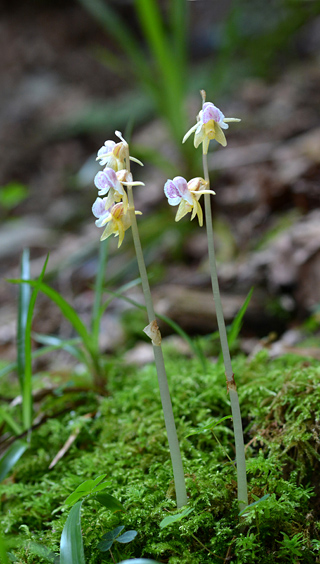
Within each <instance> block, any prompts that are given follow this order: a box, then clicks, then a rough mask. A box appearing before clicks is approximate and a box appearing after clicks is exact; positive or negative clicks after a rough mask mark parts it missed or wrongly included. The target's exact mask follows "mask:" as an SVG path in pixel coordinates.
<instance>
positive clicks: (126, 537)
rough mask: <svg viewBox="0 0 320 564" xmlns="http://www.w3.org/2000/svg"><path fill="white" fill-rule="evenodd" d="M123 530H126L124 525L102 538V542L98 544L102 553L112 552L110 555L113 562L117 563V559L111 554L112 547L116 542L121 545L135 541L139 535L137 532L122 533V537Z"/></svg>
mask: <svg viewBox="0 0 320 564" xmlns="http://www.w3.org/2000/svg"><path fill="white" fill-rule="evenodd" d="M123 529H124V525H119V527H116V528H115V529H113V530H112V531H109V532H108V533H105V534H104V535H103V537H102V541H100V542H99V544H98V549H99V550H100V552H107V550H109V551H110V555H111V558H112V560H113V562H115V559H114V557H113V554H112V552H111V547H112V545H113V544H114V543H115V542H120V543H121V544H127V543H129V542H131V541H133V539H134V538H135V537H136V536H137V534H138V533H137V531H125V532H124V533H122V535H120V533H121V531H123Z"/></svg>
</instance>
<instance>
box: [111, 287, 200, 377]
mask: <svg viewBox="0 0 320 564" xmlns="http://www.w3.org/2000/svg"><path fill="white" fill-rule="evenodd" d="M105 292H107V293H108V294H111V295H112V296H114V297H117V298H120V299H121V300H124V301H125V302H127V303H129V304H131V305H134V306H135V307H137V308H138V309H143V310H146V309H147V308H146V306H145V305H142V304H139V302H137V301H136V300H133V299H132V298H128V297H127V296H123V295H122V294H120V293H119V292H112V291H111V290H107V289H105ZM108 303H109V301H108ZM155 313H156V317H158V318H159V319H161V320H162V321H164V322H165V323H167V325H169V326H170V327H171V328H172V329H173V330H174V331H175V333H177V334H178V335H180V337H182V338H183V339H184V340H185V341H186V342H187V343H188V345H189V347H190V349H191V350H192V351H193V352H194V354H195V355H196V356H197V357H198V358H199V360H200V361H201V363H202V365H203V366H204V368H205V366H206V359H205V356H204V355H203V353H202V350H201V348H200V346H199V344H195V343H194V342H193V341H192V339H190V337H189V335H188V334H187V333H186V332H185V331H184V330H183V329H182V328H181V327H180V325H178V323H176V322H175V321H173V320H172V319H170V317H167V316H166V315H162V314H160V313H157V312H155Z"/></svg>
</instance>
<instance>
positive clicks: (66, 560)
mask: <svg viewBox="0 0 320 564" xmlns="http://www.w3.org/2000/svg"><path fill="white" fill-rule="evenodd" d="M81 505H82V501H78V503H76V504H75V505H74V506H73V507H72V509H71V511H70V513H69V515H68V518H67V521H66V524H65V526H64V527H63V531H62V535H61V539H60V564H85V562H86V561H85V557H84V550H83V540H82V532H81Z"/></svg>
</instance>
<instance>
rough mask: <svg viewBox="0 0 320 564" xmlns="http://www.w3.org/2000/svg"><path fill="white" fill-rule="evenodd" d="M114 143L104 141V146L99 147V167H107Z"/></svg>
mask: <svg viewBox="0 0 320 564" xmlns="http://www.w3.org/2000/svg"><path fill="white" fill-rule="evenodd" d="M115 146H116V143H115V142H114V141H105V143H104V145H103V146H102V147H100V149H99V151H98V153H97V161H98V160H99V159H100V161H99V162H100V164H101V165H108V161H109V160H110V158H111V157H112V153H113V149H114V148H115Z"/></svg>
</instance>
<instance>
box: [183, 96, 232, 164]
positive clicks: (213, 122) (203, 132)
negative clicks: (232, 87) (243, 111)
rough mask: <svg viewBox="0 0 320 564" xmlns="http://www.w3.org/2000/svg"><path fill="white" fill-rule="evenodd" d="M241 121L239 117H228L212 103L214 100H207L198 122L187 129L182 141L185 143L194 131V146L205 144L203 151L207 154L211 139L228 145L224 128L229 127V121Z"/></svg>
mask: <svg viewBox="0 0 320 564" xmlns="http://www.w3.org/2000/svg"><path fill="white" fill-rule="evenodd" d="M236 121H241V120H240V119H238V118H226V117H225V116H224V114H223V113H222V112H221V110H219V108H217V106H215V105H214V104H212V102H205V103H204V104H203V107H202V110H201V111H200V112H199V114H198V116H197V123H196V124H195V125H193V126H192V127H191V129H189V131H187V133H186V134H185V136H184V138H183V140H182V143H184V142H185V141H186V140H187V139H188V137H190V135H191V134H192V133H194V146H195V148H197V147H199V145H200V144H201V143H202V144H203V153H204V154H207V152H208V148H209V143H210V140H211V139H215V140H216V141H218V143H220V145H222V146H223V147H225V146H226V144H227V140H226V137H225V134H224V133H223V131H222V130H223V129H228V127H229V125H228V123H229V122H236Z"/></svg>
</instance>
